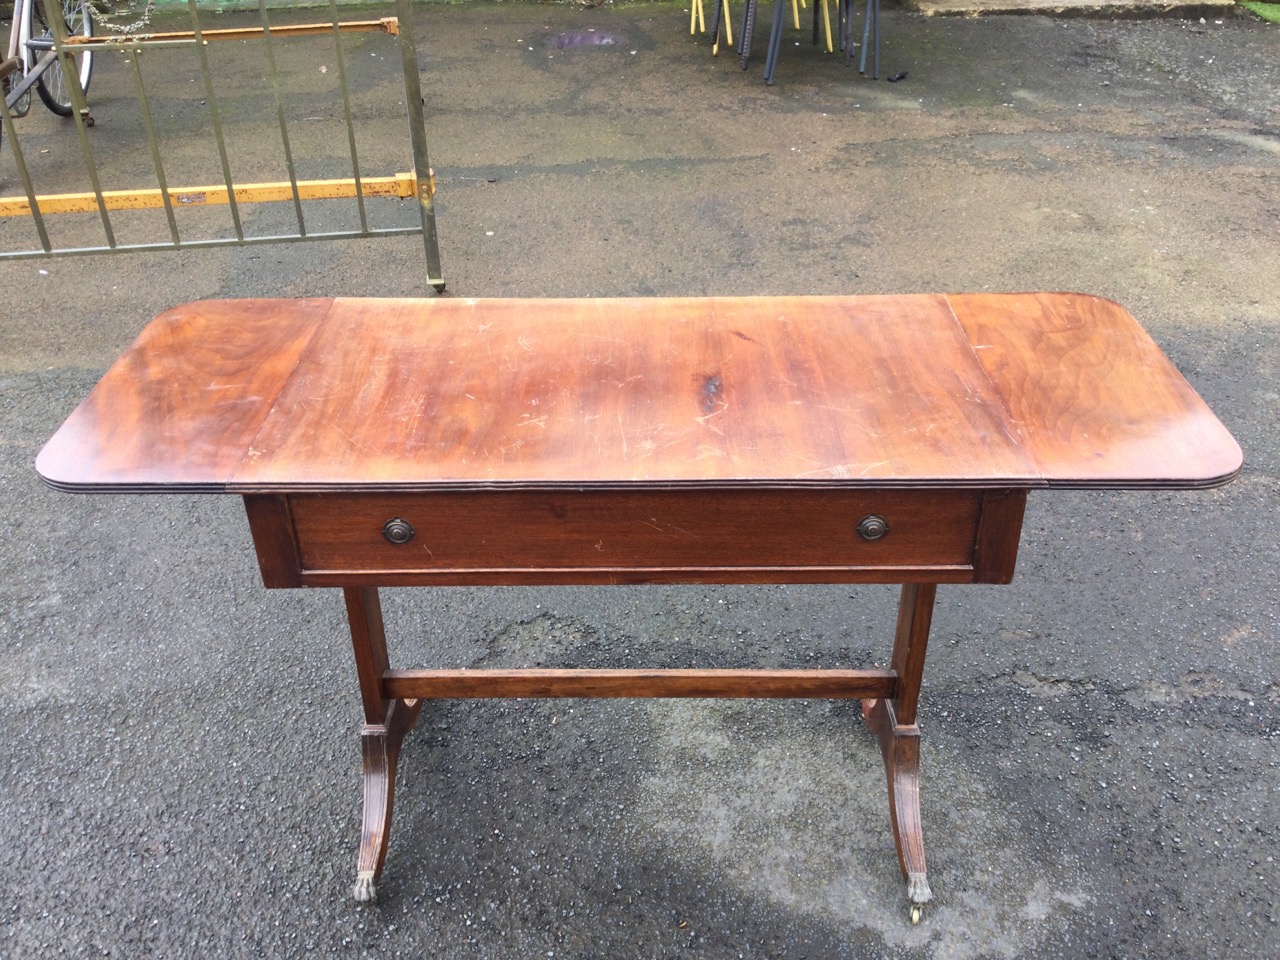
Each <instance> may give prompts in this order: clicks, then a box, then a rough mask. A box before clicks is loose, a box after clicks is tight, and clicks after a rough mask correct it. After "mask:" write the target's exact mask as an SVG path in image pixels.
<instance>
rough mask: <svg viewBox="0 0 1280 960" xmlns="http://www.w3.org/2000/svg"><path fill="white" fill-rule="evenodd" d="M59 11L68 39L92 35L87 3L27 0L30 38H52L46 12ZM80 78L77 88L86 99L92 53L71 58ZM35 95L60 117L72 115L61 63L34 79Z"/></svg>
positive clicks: (91, 66)
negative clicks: (30, 18) (38, 95)
mask: <svg viewBox="0 0 1280 960" xmlns="http://www.w3.org/2000/svg"><path fill="white" fill-rule="evenodd" d="M46 7H48V10H59V11H60V12H61V14H62V28H63V32H64V33H65V34H66V35H67V36H84V37H91V36H93V17H92V16H90V14H89V0H28V2H27V16H29V17H33V18H34V19H33V20H32V23H31V36H32V37H38V38H41V39H48V38H50V37H52V36H53V33H52V31H51V30H50V29H49V19H48V10H46ZM73 59H74V61H75V63H76V67H77V71H76V72H77V73H78V74H79V78H80V89H81V90H82V91H83V92H84V94H85V96H86V97H87V96H88V95H89V80H90V78H91V77H92V76H93V53H92V51H89V50H86V51H85V52H84V53H77V54H75V55H74V56H73ZM36 93H38V94H40V99H41V100H43V101H44V105H45V106H46V107H48V108H49V109H50V110H52V111H53V112H54V113H56V114H57V115H58V116H60V117H69V116H71V113H72V111H73V110H74V109H75V102H74V101H73V100H72V98H71V86H70V84H69V83H68V82H67V77H66V76H65V75H64V74H63V72H62V61H61V60H60V59H59V60H55V61H54V62H53V63H51V64H50V65H49V69H47V70H46V71H45V72H44V73H42V74H41V75H40V76H39V78H38V79H37V80H36Z"/></svg>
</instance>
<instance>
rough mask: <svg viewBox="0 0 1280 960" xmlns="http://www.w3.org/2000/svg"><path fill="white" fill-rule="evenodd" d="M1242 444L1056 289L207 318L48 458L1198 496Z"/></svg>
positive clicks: (436, 479)
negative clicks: (1138, 490) (1098, 489)
mask: <svg viewBox="0 0 1280 960" xmlns="http://www.w3.org/2000/svg"><path fill="white" fill-rule="evenodd" d="M1240 461H1241V455H1240V450H1239V447H1238V446H1237V445H1236V444H1235V442H1234V441H1233V440H1232V439H1231V437H1230V435H1229V434H1228V433H1227V431H1226V430H1225V429H1224V428H1223V427H1222V425H1221V424H1220V423H1218V421H1217V420H1216V419H1215V418H1214V417H1213V415H1212V414H1211V413H1210V412H1209V411H1208V408H1207V407H1205V405H1204V404H1203V402H1202V401H1201V400H1200V399H1199V398H1198V397H1197V396H1196V395H1195V393H1194V391H1192V390H1191V389H1190V387H1189V386H1187V384H1186V383H1185V381H1184V380H1182V378H1181V377H1180V376H1178V374H1177V371H1176V370H1174V369H1173V367H1172V365H1171V364H1169V362H1168V361H1167V360H1166V359H1165V358H1164V357H1163V355H1162V354H1161V353H1160V351H1159V349H1158V348H1157V347H1156V346H1155V344H1154V343H1152V341H1151V340H1150V338H1149V337H1147V336H1146V334H1145V333H1143V332H1142V330H1141V329H1140V328H1139V327H1138V325H1137V324H1136V323H1135V322H1134V320H1133V319H1132V317H1130V316H1129V315H1128V314H1127V313H1125V311H1124V310H1123V309H1121V308H1120V307H1118V306H1116V305H1115V304H1112V303H1109V302H1108V301H1105V300H1100V299H1098V298H1092V297H1084V296H1079V295H1073V294H1006V295H963V296H950V297H944V296H901V297H784V298H723V299H714V298H712V299H687V300H686V299H648V300H638V299H637V300H448V299H443V298H439V299H433V300H337V301H333V302H332V303H330V302H328V301H273V300H248V301H222V302H205V303H196V304H191V305H188V306H186V307H182V308H178V309H177V310H174V311H170V312H169V313H168V314H165V315H163V316H162V317H161V318H159V319H158V320H157V321H155V323H153V324H152V326H150V327H148V328H147V330H146V331H145V332H144V333H143V335H142V336H141V337H140V338H139V341H138V342H137V343H136V344H135V345H134V346H133V347H132V348H131V349H130V350H129V351H128V352H127V353H126V354H125V356H124V357H122V358H121V360H120V361H119V362H118V363H117V364H116V366H114V367H113V368H112V369H111V371H109V372H108V374H107V375H106V377H105V378H104V379H103V382H102V383H101V384H99V386H98V387H97V388H96V389H95V390H94V392H93V394H92V395H91V396H90V397H89V399H88V400H86V402H85V404H83V405H82V406H81V407H80V408H79V409H78V410H77V411H76V412H75V413H74V414H73V415H72V417H71V418H70V419H69V420H68V422H67V424H66V425H64V427H63V428H62V429H61V430H60V431H59V432H58V433H57V434H56V435H55V436H54V438H53V439H52V440H51V441H50V442H49V444H48V445H47V446H46V447H45V449H44V451H42V453H41V455H40V457H39V459H38V461H37V469H38V470H39V471H40V473H41V475H42V476H44V477H45V479H46V480H48V481H49V482H50V483H51V484H53V485H54V486H58V487H61V488H63V489H75V490H88V489H96V490H116V491H127V490H150V491H154V490H168V491H180V490H181V491H194V490H200V491H204V490H225V491H230V492H237V493H273V492H287V491H302V490H351V491H356V490H406V489H433V488H442V487H455V488H468V489H475V488H477V487H485V486H489V487H525V488H529V487H551V488H572V487H587V486H596V487H602V488H603V487H611V488H612V487H628V486H630V487H646V486H654V485H657V486H675V485H683V484H701V485H706V486H711V487H716V488H732V487H743V486H776V487H796V486H807V485H811V486H818V487H823V488H831V487H844V486H847V487H856V486H874V487H881V488H884V487H935V488H936V487H972V488H996V487H999V488H1030V487H1038V486H1046V485H1048V486H1054V485H1062V486H1112V487H1145V486H1172V487H1178V486H1182V487H1196V486H1208V485H1212V484H1216V483H1222V482H1225V481H1226V480H1229V479H1230V478H1231V477H1232V476H1233V475H1234V474H1235V472H1236V471H1238V469H1239V466H1240Z"/></svg>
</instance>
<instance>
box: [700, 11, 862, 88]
mask: <svg viewBox="0 0 1280 960" xmlns="http://www.w3.org/2000/svg"><path fill="white" fill-rule="evenodd" d="M711 2H712V4H714V9H713V11H712V15H711V55H712V56H718V55H719V53H720V31H721V27H723V28H724V33H725V42H726V43H727V44H728V45H729V46H730V47H732V46H733V29H732V26H731V24H730V19H731V17H730V11H729V0H711ZM758 2H759V0H746V5H745V7H744V9H743V13H742V31H741V33H740V35H739V50H738V54H739V56H740V58H741V60H742V69H743V70H746V69H748V67H749V65H750V62H751V38H752V35H753V34H754V32H755V26H756V4H757V3H758ZM818 3H819V0H814V6H813V43H814V46H817V45H818V42H819V27H820V23H819V10H818ZM836 3H837V8H838V17H837V19H838V20H839V24H840V49H841V50H842V51H843V52H844V62H845V65H846V66H848V65H849V64H850V63H852V62H853V47H854V42H853V37H854V26H853V17H854V0H836ZM787 4H788V0H773V23H772V25H771V27H770V29H769V47H768V50H767V51H766V53H765V60H764V82H765V83H767V84H769V85H770V86H772V85H773V80H774V74H775V73H776V72H777V69H778V55H779V54H780V53H781V51H782V34H783V32H784V30H785V28H786V12H787ZM829 4H830V0H821V5H822V10H821V17H822V21H821V26H825V28H826V37H825V39H826V47H827V52H828V53H832V52H833V51H834V49H835V47H834V42H833V39H832V36H831V11H830V8H829ZM805 5H806V4H805V0H790V6H791V18H792V20H793V21H794V23H795V28H796V29H797V30H799V29H800V7H802V6H805ZM706 28H707V25H706V16H705V10H704V7H703V0H693V3H692V6H691V7H690V10H689V33H690V34H694V33H697V32H698V30H700V29H701V30H703V31H704V32H705V31H706ZM868 49H870V50H872V51H873V53H872V58H871V68H872V76H873V77H874V78H875V79H877V80H878V79H879V78H880V0H867V7H866V15H865V17H864V19H863V26H862V54H861V57H860V59H859V63H858V70H859V71H860V72H862V73H863V74H865V73H866V72H867V52H868Z"/></svg>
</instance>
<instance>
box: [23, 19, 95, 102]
mask: <svg viewBox="0 0 1280 960" xmlns="http://www.w3.org/2000/svg"><path fill="white" fill-rule="evenodd" d="M89 2H90V0H14V4H13V21H12V23H11V24H10V27H9V48H8V53H7V55H6V56H5V58H4V60H3V61H0V77H2V78H3V80H2V81H0V83H2V85H3V90H4V94H5V102H6V104H7V105H8V107H9V110H10V111H11V113H12V114H13V116H15V117H24V116H26V115H27V112H28V111H29V110H30V109H31V88H32V87H33V86H34V87H35V90H36V93H38V94H39V95H40V99H41V101H43V103H44V105H45V106H46V107H48V108H49V109H50V110H51V111H53V112H54V113H56V114H57V115H58V116H61V117H69V116H71V114H72V113H73V111H74V110H75V100H74V98H73V95H72V88H71V81H70V79H69V78H68V77H67V75H66V73H65V71H64V62H65V58H64V57H63V56H59V55H58V54H57V53H56V52H55V51H54V49H53V44H54V32H53V28H52V26H51V24H53V23H55V21H53V20H52V17H51V16H50V12H51V11H54V12H56V13H55V15H56V14H60V15H61V22H60V26H61V27H62V30H61V33H62V35H63V36H64V37H91V36H93V16H92V14H91V13H90V10H89ZM69 46H71V47H72V49H73V50H74V46H73V45H69ZM66 57H69V58H70V62H71V63H72V64H74V67H75V73H76V79H77V80H79V82H80V90H81V93H82V94H87V93H88V91H89V80H90V78H91V77H92V76H93V52H92V51H91V50H88V49H85V50H82V51H81V52H72V53H68V54H67V55H66ZM86 120H87V122H90V123H91V122H92V121H91V120H88V118H86Z"/></svg>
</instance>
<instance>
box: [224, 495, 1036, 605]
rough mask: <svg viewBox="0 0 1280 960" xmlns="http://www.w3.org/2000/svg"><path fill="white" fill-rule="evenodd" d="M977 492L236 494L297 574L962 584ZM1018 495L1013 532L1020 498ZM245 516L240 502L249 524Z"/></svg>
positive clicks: (344, 578) (267, 544) (968, 570)
mask: <svg viewBox="0 0 1280 960" xmlns="http://www.w3.org/2000/svg"><path fill="white" fill-rule="evenodd" d="M989 496H990V494H989V493H984V492H983V491H979V490H954V491H911V490H849V489H842V490H831V489H827V490H816V489H791V490H744V489H736V490H706V489H683V490H682V489H666V490H650V491H645V490H641V491H636V490H584V491H564V490H553V491H529V490H522V491H440V492H424V493H386V494H384V493H361V494H346V493H343V494H325V493H312V494H290V495H288V496H285V497H248V498H246V500H247V501H253V500H258V501H274V502H275V503H276V507H273V508H272V511H274V513H275V514H279V515H278V516H276V519H275V521H273V522H274V524H275V527H276V528H277V529H275V533H274V534H273V535H271V536H267V535H266V534H265V533H264V534H263V535H262V536H259V531H258V529H257V528H258V527H259V526H263V521H261V520H260V521H259V522H258V523H256V524H255V542H256V543H257V544H258V547H259V554H260V556H262V555H263V554H264V550H265V551H267V552H272V553H276V554H283V553H284V552H285V551H286V550H288V549H292V550H293V552H294V556H293V557H292V558H287V557H276V558H275V563H276V565H277V566H279V567H293V568H294V570H295V573H296V577H295V579H296V580H297V582H306V583H316V584H322V583H329V584H339V583H341V584H356V583H381V584H388V585H391V584H413V583H473V584H480V583H624V582H631V583H640V582H669V583H679V582H725V583H732V582H743V583H749V582H845V581H847V582H858V581H884V582H898V581H902V580H906V579H924V580H937V581H939V582H944V581H955V580H973V579H975V576H974V572H973V566H974V563H975V553H976V551H977V549H978V546H977V545H978V541H979V539H980V537H979V533H980V529H981V526H982V524H981V520H982V515H983V504H984V500H985V499H986V498H987V497H989ZM1015 496H1016V497H1017V498H1018V504H1019V509H1018V515H1017V519H1018V521H1019V529H1020V520H1021V509H1020V504H1021V500H1022V499H1023V498H1024V495H1021V494H1015ZM258 506H259V512H260V513H261V512H263V508H264V507H265V506H266V505H265V504H262V503H260V504H259V505H258ZM254 512H255V511H254V509H253V505H252V504H251V509H250V519H251V521H252V520H253V519H254ZM268 512H271V511H268ZM284 528H287V529H284ZM1017 532H1018V530H1017V529H1015V530H1014V531H1013V537H1014V540H1013V550H1014V552H1016V537H1017ZM1004 535H1005V536H1006V537H1007V531H1006V533H1005V534H1004ZM265 572H266V558H264V573H265ZM913 572H914V574H915V575H914V576H912V573H913ZM1010 572H1011V571H1010ZM279 579H280V578H279V577H277V580H279ZM268 581H269V583H270V578H268ZM276 585H286V584H284V583H282V582H281V583H277V584H276Z"/></svg>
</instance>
